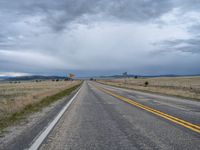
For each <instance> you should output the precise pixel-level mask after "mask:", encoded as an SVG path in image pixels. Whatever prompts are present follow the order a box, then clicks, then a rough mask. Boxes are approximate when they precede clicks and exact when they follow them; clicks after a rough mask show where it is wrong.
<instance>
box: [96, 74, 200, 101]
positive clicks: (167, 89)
mask: <svg viewBox="0 0 200 150" xmlns="http://www.w3.org/2000/svg"><path fill="white" fill-rule="evenodd" d="M99 82H101V83H105V84H109V85H114V86H118V87H125V88H130V89H135V90H141V91H148V92H155V93H161V94H167V95H173V96H180V97H185V98H192V99H197V100H200V76H197V77H158V78H138V79H135V78H127V79H112V80H99ZM145 82H147V83H146V85H145Z"/></svg>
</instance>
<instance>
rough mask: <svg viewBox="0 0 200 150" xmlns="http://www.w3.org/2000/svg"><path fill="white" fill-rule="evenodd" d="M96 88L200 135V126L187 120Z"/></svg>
mask: <svg viewBox="0 0 200 150" xmlns="http://www.w3.org/2000/svg"><path fill="white" fill-rule="evenodd" d="M96 88H98V89H99V90H101V91H103V92H105V93H107V94H109V95H112V96H114V97H116V98H118V99H120V100H122V101H124V102H127V103H129V104H131V105H134V106H136V107H139V108H141V109H143V110H146V111H148V112H151V113H153V114H155V115H157V116H160V117H162V118H165V119H167V120H170V121H172V122H174V123H176V124H179V125H181V126H184V127H185V128H188V129H190V130H192V131H195V132H198V133H200V126H199V125H195V124H192V123H190V122H187V121H185V120H182V119H179V118H176V117H174V116H171V115H169V114H166V113H164V112H161V111H158V110H156V109H153V108H151V107H148V106H145V105H142V104H140V103H138V102H135V101H134V100H132V99H129V98H126V97H123V96H121V95H118V94H116V93H114V92H111V91H110V90H107V89H104V88H101V87H96Z"/></svg>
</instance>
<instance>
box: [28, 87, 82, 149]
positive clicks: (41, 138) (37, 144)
mask: <svg viewBox="0 0 200 150" xmlns="http://www.w3.org/2000/svg"><path fill="white" fill-rule="evenodd" d="M79 92H80V89H79V90H78V92H77V93H76V94H75V95H74V96H73V97H72V98H71V99H70V101H69V102H68V103H67V104H66V105H65V107H64V108H63V109H62V110H61V111H60V112H59V113H58V115H57V116H56V117H55V118H54V120H53V121H52V122H51V123H50V124H49V125H48V126H47V127H46V129H45V130H44V131H43V132H42V133H41V134H40V135H39V136H38V137H37V139H36V140H35V141H34V143H33V144H32V145H31V146H30V148H29V149H28V150H37V149H38V148H39V147H40V145H41V144H42V142H43V141H44V139H45V138H46V137H47V136H48V134H49V133H50V132H51V130H52V129H53V127H54V126H55V125H56V124H57V122H58V121H59V120H60V118H61V117H62V115H63V114H64V113H65V111H66V110H67V109H68V108H69V106H70V105H71V103H72V102H73V101H74V99H75V98H76V96H77V95H78V93H79Z"/></svg>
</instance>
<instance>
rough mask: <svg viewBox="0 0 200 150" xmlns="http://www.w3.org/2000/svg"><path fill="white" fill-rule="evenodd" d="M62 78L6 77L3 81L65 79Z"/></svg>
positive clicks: (37, 76) (36, 76)
mask: <svg viewBox="0 0 200 150" xmlns="http://www.w3.org/2000/svg"><path fill="white" fill-rule="evenodd" d="M65 78H66V77H61V76H39V75H35V76H21V77H6V78H4V79H3V80H6V81H28V80H52V79H65Z"/></svg>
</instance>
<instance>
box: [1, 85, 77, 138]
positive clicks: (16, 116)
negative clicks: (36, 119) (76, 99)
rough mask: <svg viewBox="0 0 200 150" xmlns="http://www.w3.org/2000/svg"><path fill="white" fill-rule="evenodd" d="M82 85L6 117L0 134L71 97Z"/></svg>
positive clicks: (2, 122) (2, 120)
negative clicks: (44, 108)
mask: <svg viewBox="0 0 200 150" xmlns="http://www.w3.org/2000/svg"><path fill="white" fill-rule="evenodd" d="M80 85H81V83H80V84H78V85H75V86H73V87H71V88H68V89H65V90H63V91H61V92H59V93H56V94H55V95H52V96H48V97H45V98H44V99H42V100H41V101H40V102H37V103H34V104H29V105H27V106H25V107H24V108H23V109H22V110H20V111H18V112H16V113H14V114H11V115H9V116H6V117H4V118H2V119H1V120H0V134H1V133H3V129H5V128H6V127H8V126H11V125H13V124H15V123H16V122H18V121H20V120H21V119H24V118H25V117H26V116H27V115H28V114H30V113H33V112H37V111H39V110H41V109H42V108H43V107H46V106H48V105H50V104H51V103H53V102H55V101H57V100H59V99H61V98H63V97H65V96H68V95H70V94H71V93H72V92H73V91H74V90H76V89H77V88H78V87H79V86H80Z"/></svg>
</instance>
